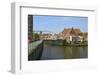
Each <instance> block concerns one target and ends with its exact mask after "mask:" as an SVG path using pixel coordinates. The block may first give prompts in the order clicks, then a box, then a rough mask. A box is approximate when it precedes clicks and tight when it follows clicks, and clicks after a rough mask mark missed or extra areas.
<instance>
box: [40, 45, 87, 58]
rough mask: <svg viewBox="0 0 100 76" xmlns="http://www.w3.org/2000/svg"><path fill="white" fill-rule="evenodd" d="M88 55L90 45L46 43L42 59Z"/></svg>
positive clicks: (84, 56) (85, 56) (83, 56)
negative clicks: (54, 44)
mask: <svg viewBox="0 0 100 76" xmlns="http://www.w3.org/2000/svg"><path fill="white" fill-rule="evenodd" d="M87 57H88V47H87V46H86V47H69V46H52V45H44V49H43V53H42V57H41V60H50V59H79V58H87Z"/></svg>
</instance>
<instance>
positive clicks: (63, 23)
mask: <svg viewBox="0 0 100 76" xmlns="http://www.w3.org/2000/svg"><path fill="white" fill-rule="evenodd" d="M72 27H73V28H80V30H81V31H82V32H87V31H88V17H79V16H43V15H40V16H39V15H36V16H33V31H34V30H35V31H50V32H55V33H59V32H62V31H63V30H64V28H72Z"/></svg>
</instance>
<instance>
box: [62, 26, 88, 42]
mask: <svg viewBox="0 0 100 76" xmlns="http://www.w3.org/2000/svg"><path fill="white" fill-rule="evenodd" d="M61 34H62V35H61V36H63V39H66V40H67V42H77V41H81V42H82V41H83V38H84V40H87V33H83V32H81V31H80V29H78V28H73V27H72V28H68V29H67V28H64V30H63V31H62V33H61Z"/></svg>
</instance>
